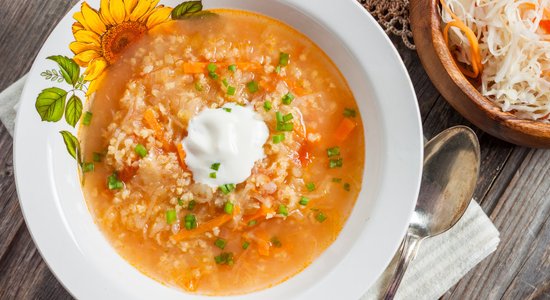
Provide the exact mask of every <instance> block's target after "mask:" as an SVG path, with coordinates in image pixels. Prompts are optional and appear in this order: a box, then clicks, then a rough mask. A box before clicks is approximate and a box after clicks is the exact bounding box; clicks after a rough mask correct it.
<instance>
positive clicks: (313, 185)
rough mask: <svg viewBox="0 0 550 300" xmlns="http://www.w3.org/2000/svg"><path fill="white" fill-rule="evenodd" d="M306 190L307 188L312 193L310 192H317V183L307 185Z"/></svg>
mask: <svg viewBox="0 0 550 300" xmlns="http://www.w3.org/2000/svg"><path fill="white" fill-rule="evenodd" d="M306 188H307V190H308V191H310V192H313V191H315V183H313V182H310V183H308V184H306Z"/></svg>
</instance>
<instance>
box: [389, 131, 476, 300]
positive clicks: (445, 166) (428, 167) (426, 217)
mask: <svg viewBox="0 0 550 300" xmlns="http://www.w3.org/2000/svg"><path fill="white" fill-rule="evenodd" d="M479 165H480V154H479V142H478V140H477V137H476V135H475V133H474V132H473V131H472V130H471V129H470V128H468V127H465V126H456V127H452V128H449V129H447V130H445V131H443V132H442V133H440V134H438V135H437V136H436V137H434V138H433V139H432V140H430V141H429V142H428V143H427V144H426V145H425V147H424V169H423V172H422V181H421V184H420V193H419V196H418V201H417V202H416V207H415V210H414V212H413V215H412V217H411V221H410V225H409V229H408V230H407V235H406V236H405V238H404V239H403V242H402V243H401V247H400V248H399V252H398V253H399V257H398V260H397V261H398V263H397V267H396V269H395V272H394V275H393V276H392V278H391V280H390V281H389V285H388V288H387V289H386V292H385V294H384V297H383V299H386V300H389V299H393V298H394V296H395V293H396V292H397V288H398V287H399V284H400V283H401V279H403V275H404V274H405V271H406V270H407V266H408V265H409V263H410V262H411V260H413V259H414V257H415V256H416V252H417V251H418V247H419V245H420V243H421V242H422V241H423V240H424V239H426V238H429V237H433V236H436V235H438V234H441V233H443V232H445V231H447V230H449V229H450V228H452V227H453V226H454V225H455V224H456V222H458V220H460V218H461V217H462V215H463V214H464V212H465V211H466V209H467V208H468V205H469V204H470V201H471V198H472V195H473V193H474V189H475V186H476V183H477V178H478V175H479Z"/></svg>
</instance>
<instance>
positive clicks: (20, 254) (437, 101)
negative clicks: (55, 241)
mask: <svg viewBox="0 0 550 300" xmlns="http://www.w3.org/2000/svg"><path fill="white" fill-rule="evenodd" d="M74 3H76V0H70V1H64V0H16V1H13V0H0V90H3V89H5V88H6V87H8V86H9V85H10V84H11V83H12V82H14V81H15V80H17V79H18V78H19V77H20V76H22V75H23V74H25V73H26V72H27V71H28V70H29V68H30V66H31V64H32V61H33V60H34V57H35V56H36V54H37V53H38V51H39V49H40V47H41V45H42V44H43V43H44V41H45V40H46V38H47V36H48V34H49V33H50V32H51V31H52V29H53V28H54V26H55V25H56V24H57V22H58V21H59V20H60V19H61V18H62V16H63V15H64V14H65V12H67V11H68V10H69V9H70V7H71V6H72V5H73V4H74ZM394 43H395V45H396V47H397V48H398V50H399V53H400V54H401V57H402V58H403V60H404V62H405V64H406V66H407V69H408V71H409V74H410V76H411V79H412V81H413V83H414V87H415V88H416V93H417V96H418V104H419V106H420V112H421V114H422V123H423V126H424V133H425V135H426V137H428V138H431V137H433V136H434V135H436V134H437V133H439V132H440V131H442V130H444V129H446V128H448V127H450V126H454V125H459V124H464V125H468V126H470V127H472V125H471V124H470V123H469V122H467V121H466V120H465V119H463V118H462V117H461V116H460V115H459V114H458V113H457V112H456V111H454V110H453V109H452V108H451V107H450V106H449V105H448V104H447V103H446V102H445V100H444V99H443V98H442V97H441V95H440V94H439V92H438V91H437V90H436V89H435V88H434V87H433V85H432V84H431V82H430V80H429V78H428V77H427V75H426V73H425V72H424V70H423V68H422V65H421V64H420V61H419V59H418V56H417V55H416V53H415V52H414V51H411V50H408V49H406V48H405V47H404V46H403V45H402V44H401V43H400V41H399V40H398V39H394ZM474 129H475V130H476V133H477V134H478V136H479V139H480V142H481V157H482V162H481V164H482V165H481V166H482V167H481V176H480V179H479V183H478V187H477V189H476V192H475V198H476V199H477V201H478V202H479V203H480V204H481V206H482V207H483V210H484V211H485V212H486V213H487V215H489V216H490V218H491V220H492V221H493V222H494V224H495V225H496V227H497V228H498V230H499V231H500V238H501V242H500V245H499V247H498V249H497V251H496V252H495V253H493V254H492V255H491V256H489V257H488V258H486V259H485V260H484V261H482V262H481V263H480V264H479V265H478V266H476V267H475V268H474V269H473V270H471V271H470V272H469V273H468V274H467V275H466V276H465V277H464V278H463V279H462V280H461V281H460V282H458V284H456V285H455V286H454V287H452V288H451V289H450V290H449V291H448V292H447V293H446V294H445V295H444V296H443V299H550V150H540V149H529V148H524V147H518V146H514V145H511V144H508V143H505V142H503V141H500V140H497V139H495V138H493V137H491V136H489V135H487V134H484V133H483V132H481V131H480V130H479V129H477V128H474ZM12 142H13V140H12V137H11V136H10V135H9V134H8V132H7V130H6V129H5V128H4V127H3V126H2V125H1V124H0V299H68V298H71V296H70V294H69V293H68V292H67V291H65V289H64V288H63V287H62V285H61V284H60V283H59V282H58V281H57V280H56V278H55V277H54V276H53V275H52V273H51V272H50V270H49V269H48V267H47V265H46V264H45V263H44V261H43V260H42V258H41V256H40V254H39V252H38V251H37V249H36V247H35V245H34V243H33V241H32V239H31V236H30V234H29V231H28V230H27V227H26V226H25V222H24V221H23V216H22V214H21V210H20V208H19V202H18V199H17V193H16V190H15V182H14V176H13V155H12Z"/></svg>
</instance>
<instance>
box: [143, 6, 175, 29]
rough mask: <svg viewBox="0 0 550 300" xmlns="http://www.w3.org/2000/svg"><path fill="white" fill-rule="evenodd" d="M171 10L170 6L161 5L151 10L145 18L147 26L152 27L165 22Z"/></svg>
mask: <svg viewBox="0 0 550 300" xmlns="http://www.w3.org/2000/svg"><path fill="white" fill-rule="evenodd" d="M171 12H172V8H171V7H161V8H159V9H156V10H155V12H153V13H152V14H151V15H150V16H149V18H148V19H147V24H146V26H147V28H153V27H155V26H157V25H159V24H161V23H164V22H166V20H168V18H169V17H170V13H171Z"/></svg>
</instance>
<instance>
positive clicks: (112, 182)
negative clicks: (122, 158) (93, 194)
mask: <svg viewBox="0 0 550 300" xmlns="http://www.w3.org/2000/svg"><path fill="white" fill-rule="evenodd" d="M107 186H108V187H109V189H110V190H111V191H112V190H120V189H121V188H123V187H124V184H123V183H122V181H120V180H119V179H118V174H117V173H116V172H114V173H113V174H112V175H111V176H109V177H107Z"/></svg>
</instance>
